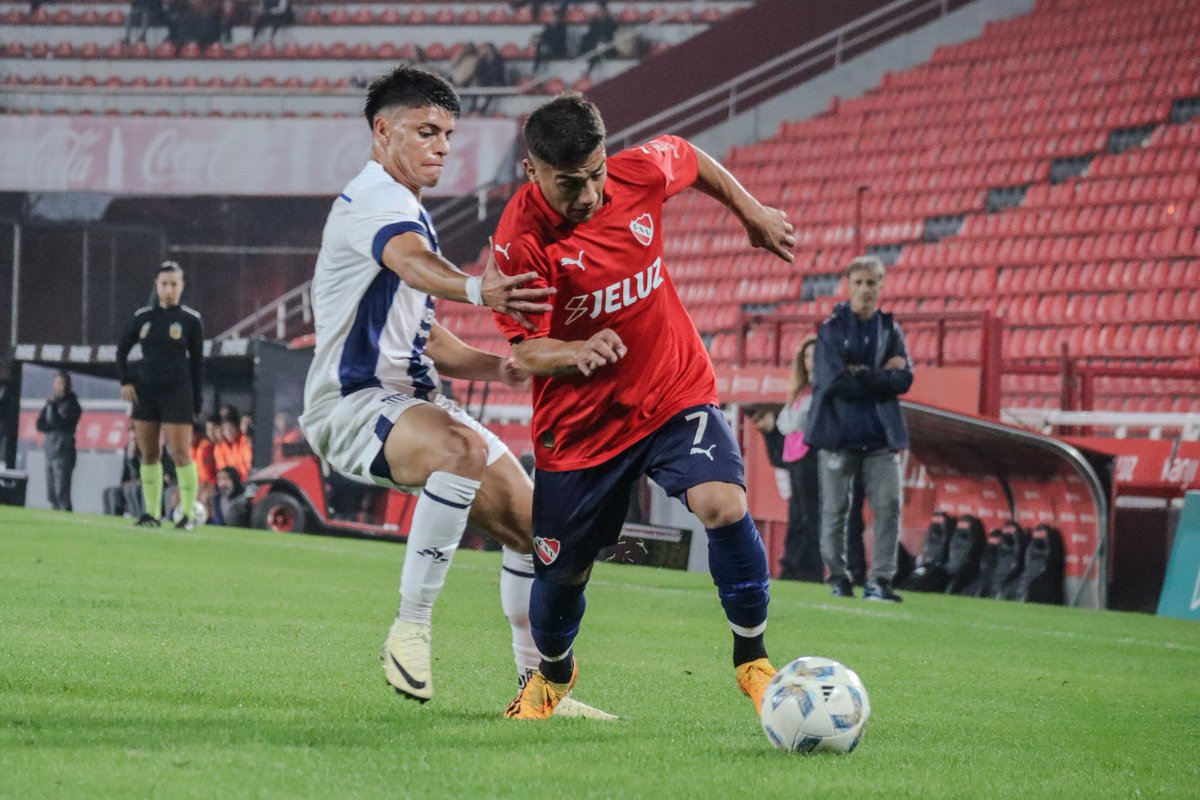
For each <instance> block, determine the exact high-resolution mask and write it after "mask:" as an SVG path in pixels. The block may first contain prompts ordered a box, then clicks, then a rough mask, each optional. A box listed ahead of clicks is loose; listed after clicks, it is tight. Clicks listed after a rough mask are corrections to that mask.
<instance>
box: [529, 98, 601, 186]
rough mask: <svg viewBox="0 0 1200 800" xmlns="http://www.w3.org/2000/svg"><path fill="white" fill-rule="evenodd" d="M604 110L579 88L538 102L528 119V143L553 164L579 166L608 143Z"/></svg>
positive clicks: (533, 153) (531, 150) (540, 156)
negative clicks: (577, 90) (605, 138)
mask: <svg viewBox="0 0 1200 800" xmlns="http://www.w3.org/2000/svg"><path fill="white" fill-rule="evenodd" d="M604 137H605V131H604V120H603V119H601V117H600V110H599V109H598V108H596V106H595V105H594V104H593V103H591V102H590V101H589V100H587V98H585V97H584V96H583V95H581V94H579V93H578V92H568V93H567V94H562V95H559V96H558V97H556V98H554V99H553V100H551V101H549V102H547V103H543V104H542V105H540V106H538V107H537V108H536V109H535V110H534V112H533V113H532V114H530V115H529V119H527V120H525V146H526V147H528V148H529V152H530V153H531V154H532V155H534V156H535V157H537V158H538V159H539V160H540V161H544V162H546V163H547V164H549V165H550V166H552V167H559V168H571V167H577V166H579V165H580V164H582V163H583V162H584V161H586V160H587V157H588V156H590V155H591V154H592V153H593V152H595V150H596V148H597V147H599V146H600V145H602V144H604Z"/></svg>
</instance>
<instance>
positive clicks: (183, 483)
mask: <svg viewBox="0 0 1200 800" xmlns="http://www.w3.org/2000/svg"><path fill="white" fill-rule="evenodd" d="M175 480H177V481H179V508H180V509H181V510H182V511H183V516H184V517H185V518H187V519H191V520H194V519H195V518H196V493H197V492H198V491H199V489H200V479H199V477H198V476H197V475H196V462H195V461H193V462H192V463H190V464H188V465H187V466H183V467H181V466H179V465H176V466H175Z"/></svg>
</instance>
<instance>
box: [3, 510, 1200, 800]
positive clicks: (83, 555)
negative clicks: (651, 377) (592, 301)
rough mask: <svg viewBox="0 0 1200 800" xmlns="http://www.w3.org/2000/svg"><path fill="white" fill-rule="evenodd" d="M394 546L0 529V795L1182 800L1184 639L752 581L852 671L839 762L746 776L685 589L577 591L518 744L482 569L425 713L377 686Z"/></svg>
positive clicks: (780, 620)
mask: <svg viewBox="0 0 1200 800" xmlns="http://www.w3.org/2000/svg"><path fill="white" fill-rule="evenodd" d="M402 555H403V548H402V547H399V546H396V545H393V544H387V543H381V542H364V541H349V540H340V539H332V538H324V537H316V536H298V535H278V534H268V533H264V532H258V531H245V530H234V529H220V528H211V527H210V528H204V529H202V530H198V531H194V532H191V533H179V532H175V531H173V530H169V531H168V530H160V531H147V530H136V529H133V528H131V527H129V525H128V523H127V522H126V521H124V520H118V519H114V518H101V517H89V516H83V515H76V516H70V515H65V514H55V513H50V512H38V511H26V510H21V509H7V508H3V507H0V797H2V798H13V799H14V800H16V799H18V798H19V800H33V798H77V797H79V798H83V797H86V798H97V797H113V798H151V797H153V798H176V797H179V798H236V797H255V798H260V797H261V798H269V797H287V798H297V797H316V798H346V797H365V798H382V797H390V798H409V797H411V798H441V797H445V798H460V797H469V798H474V797H481V798H483V797H488V798H490V797H516V798H538V797H564V798H572V800H574V798H592V797H595V798H612V797H631V798H642V797H653V798H677V797H692V798H696V800H699V798H709V797H713V798H726V797H746V798H771V797H781V798H782V797H787V798H824V797H829V798H844V800H861V798H872V797H881V798H889V799H890V798H901V797H913V798H932V797H946V798H975V797H997V798H1011V797H1032V798H1045V797H1063V798H1079V797H1088V798H1094V797H1135V796H1142V797H1165V798H1181V797H1197V796H1200V747H1198V741H1200V738H1198V737H1200V626H1197V625H1195V624H1194V623H1189V622H1183V621H1179V620H1171V619H1159V618H1154V617H1149V616H1143V615H1130V614H1117V613H1107V612H1105V613H1097V612H1090V611H1081V610H1071V609H1062V608H1045V607H1033V606H1022V605H1016V604H1008V603H1000V602H995V601H981V600H970V599H962V598H954V597H941V596H930V595H917V594H910V595H909V596H908V597H907V598H906V602H905V603H904V604H903V605H900V606H880V605H876V604H868V603H865V602H863V601H862V600H834V599H833V598H831V597H829V595H828V593H827V592H826V591H825V590H824V589H823V588H822V587H819V586H812V585H805V584H794V583H784V582H778V583H775V584H774V585H773V587H772V603H771V626H770V629H769V630H768V645H769V647H770V649H771V651H772V655H773V659H774V660H775V662H776V663H777V664H782V663H784V662H786V661H788V660H790V659H791V658H794V657H797V656H801V655H823V656H828V657H831V658H836V659H838V660H840V661H843V662H845V663H846V664H848V665H849V666H850V667H852V668H853V669H855V670H857V671H858V673H859V675H860V676H861V677H862V679H863V681H864V683H865V684H866V686H867V689H868V692H869V693H870V697H871V706H872V718H871V722H870V726H869V728H868V730H867V733H866V736H865V738H864V741H863V744H862V746H861V747H860V748H859V750H858V751H857V752H855V753H853V754H851V755H849V756H839V755H833V754H828V755H815V756H798V755H789V754H784V753H779V752H776V751H775V750H773V749H772V748H771V747H770V745H769V744H768V742H767V740H766V737H765V736H764V735H763V733H762V731H761V729H760V727H759V725H758V720H757V718H756V717H755V715H754V712H753V710H752V708H751V705H750V703H749V701H748V700H746V699H745V698H744V697H742V696H741V694H740V693H739V692H738V691H737V688H736V686H735V684H734V681H733V670H732V666H731V665H730V663H729V652H730V647H729V645H730V642H729V633H728V629H727V627H726V625H725V622H724V619H723V617H722V614H721V611H720V607H719V605H718V602H717V598H716V592H715V590H714V589H713V587H712V585H711V583H710V581H709V578H708V577H707V576H706V575H696V574H685V573H680V572H670V571H659V570H652V569H648V568H643V567H627V566H617V565H611V564H602V565H599V566H598V567H597V569H596V571H595V575H594V579H593V581H592V584H591V587H590V588H589V591H588V603H589V608H588V614H587V617H586V619H585V621H584V628H583V632H582V634H581V636H580V638H579V640H578V643H577V651H578V653H579V658H580V665H581V670H582V671H581V676H582V677H581V679H580V683H579V685H578V688H577V690H576V693H577V696H579V697H580V698H581V699H583V700H585V701H587V702H590V703H592V704H594V705H597V706H600V707H602V708H604V709H606V710H608V711H610V712H612V713H615V714H618V715H620V717H621V721H620V722H617V723H613V724H604V723H596V722H590V721H585V720H551V721H549V722H546V723H516V722H511V721H506V720H504V719H502V718H501V716H500V715H501V712H502V711H503V709H504V707H505V705H506V704H507V702H508V701H509V700H510V699H511V695H512V693H513V687H514V678H513V666H512V660H511V651H510V648H509V641H508V639H509V636H508V626H507V624H506V622H505V620H504V618H503V615H502V614H501V612H500V608H499V596H498V590H497V583H498V580H497V575H498V570H499V564H500V561H499V554H497V553H478V552H461V553H459V554H458V555H457V556H456V559H455V564H454V567H453V568H452V569H451V572H450V579H449V582H448V584H447V586H446V590H445V592H444V593H443V595H442V598H441V600H440V601H439V605H438V607H437V610H436V612H435V627H434V640H433V642H434V655H435V659H436V661H435V671H434V675H435V685H436V692H435V696H434V699H433V701H432V702H430V703H428V704H426V705H424V706H421V705H417V704H415V703H412V702H409V701H405V700H402V699H401V698H399V697H398V696H396V695H395V694H393V693H392V692H391V691H390V690H388V689H387V688H386V686H385V685H384V682H383V673H382V670H381V669H380V666H379V662H378V648H379V645H380V642H381V641H382V638H383V635H384V633H385V632H386V630H387V627H388V625H389V623H390V620H391V617H392V615H393V614H394V613H395V607H396V601H397V594H396V589H397V581H398V576H399V571H400V563H401V558H402Z"/></svg>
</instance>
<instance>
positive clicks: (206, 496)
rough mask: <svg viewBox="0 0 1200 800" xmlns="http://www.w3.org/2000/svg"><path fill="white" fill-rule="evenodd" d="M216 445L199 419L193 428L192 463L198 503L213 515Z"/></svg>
mask: <svg viewBox="0 0 1200 800" xmlns="http://www.w3.org/2000/svg"><path fill="white" fill-rule="evenodd" d="M213 448H214V445H213V443H212V440H210V439H209V438H208V434H207V427H206V425H205V424H204V423H202V422H200V421H199V419H197V421H196V423H195V424H194V425H193V426H192V463H194V464H195V465H196V487H197V488H196V502H197V503H200V504H201V505H203V506H204V508H205V509H206V511H207V513H208V514H210V515H211V514H212V507H213V503H212V499H213V492H214V491H215V489H216V481H217V459H216V456H215V455H214V454H213Z"/></svg>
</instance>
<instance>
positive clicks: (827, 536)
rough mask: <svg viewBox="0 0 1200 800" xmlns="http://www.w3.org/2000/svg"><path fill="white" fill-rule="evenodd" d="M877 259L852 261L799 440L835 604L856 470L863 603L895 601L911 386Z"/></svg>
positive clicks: (845, 582) (845, 585)
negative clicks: (816, 466) (808, 452)
mask: <svg viewBox="0 0 1200 800" xmlns="http://www.w3.org/2000/svg"><path fill="white" fill-rule="evenodd" d="M883 275H884V270H883V262H882V261H880V260H879V259H878V258H875V257H873V256H863V257H860V258H856V259H854V260H853V261H851V262H850V265H849V267H847V269H846V281H847V285H848V287H849V290H850V300H849V302H843V303H839V304H838V305H837V306H836V307H834V309H833V313H832V314H831V315H830V317H829V319H827V320H825V322H824V323H822V325H821V332H820V334H819V335H818V338H817V352H816V363H815V366H816V370H815V375H814V381H813V401H812V410H811V411H810V413H809V421H808V429H807V431H806V433H805V438H806V440H807V442H808V445H809V446H810V447H816V448H819V449H820V450H821V453H820V467H821V477H820V480H821V556H822V557H823V558H824V560H825V567H826V568H827V569H828V570H829V583H830V584H831V587H832V591H833V594H834V596H835V597H853V596H854V589H853V587H852V586H851V584H850V579H849V577H848V576H847V574H846V561H845V544H846V517H847V515H848V513H849V507H850V488H851V482H852V481H853V479H854V476H855V475H856V474H858V473H859V472H860V471H861V473H862V480H863V492H864V494H865V495H866V499H867V502H868V503H869V504H870V506H871V511H873V512H874V514H875V523H874V528H875V532H874V533H875V539H874V542H875V546H874V548H873V552H872V558H871V561H872V563H871V569H870V572H869V574H868V576H867V583H866V588H865V589H864V591H863V597H864V598H865V599H867V600H882V601H886V602H893V603H896V602H900V597H899V595H897V594H895V592H893V591H892V579H893V578H894V576H895V574H896V554H897V548H898V546H899V539H900V499H901V498H900V451H901V450H903V449H905V448H906V447H908V431H907V429H906V428H905V426H904V417H903V416H902V415H901V412H900V400H899V396H900V395H901V394H903V393H905V392H907V391H908V389H909V387H911V386H912V380H913V373H912V364H911V363H910V362H909V359H908V350H907V348H906V347H905V344H904V334H903V333H902V332H901V330H900V326H899V325H898V324H897V323H896V322H895V320H893V319H892V315H891V314H885V313H883V312H881V311H879V310H878V303H879V296H880V294H881V293H882V291H883Z"/></svg>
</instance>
